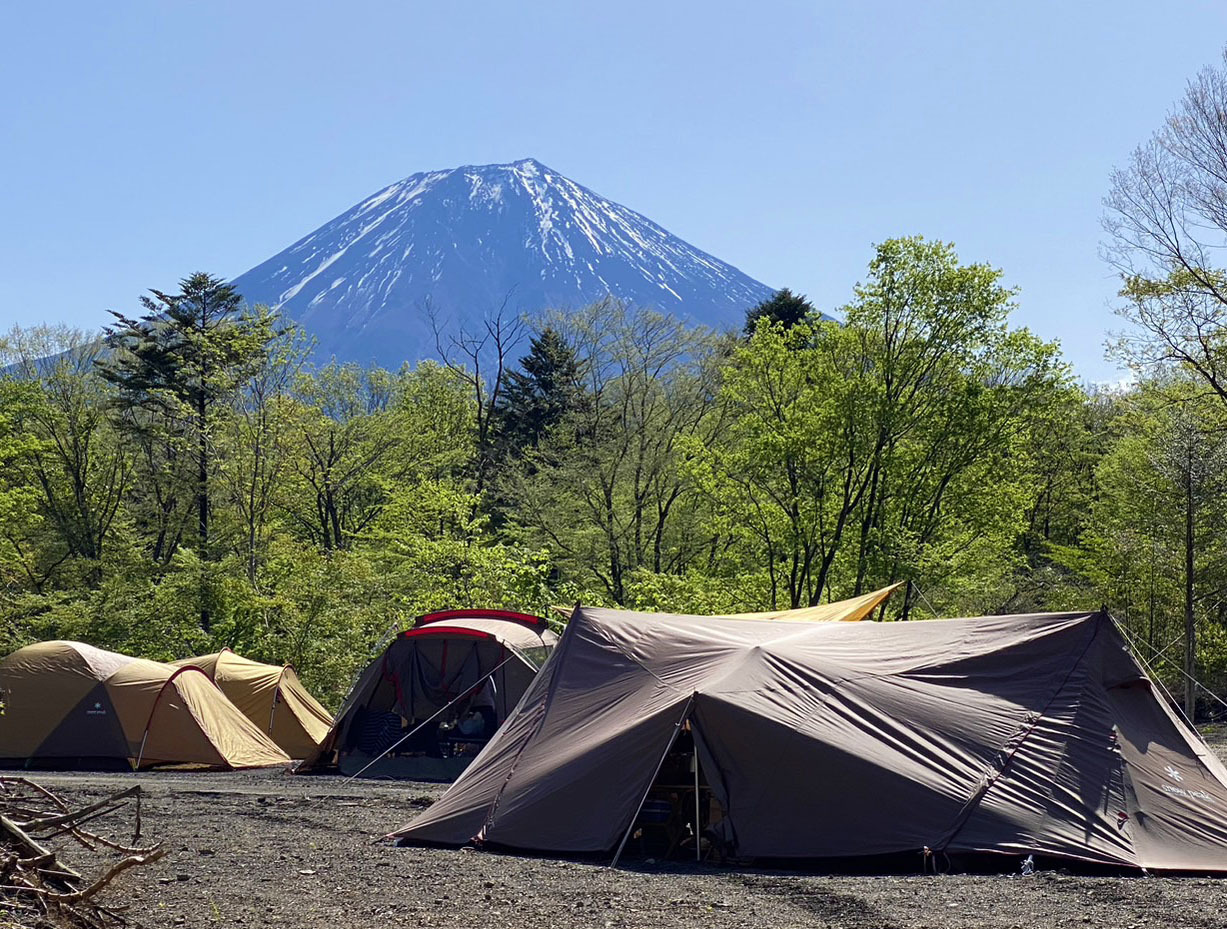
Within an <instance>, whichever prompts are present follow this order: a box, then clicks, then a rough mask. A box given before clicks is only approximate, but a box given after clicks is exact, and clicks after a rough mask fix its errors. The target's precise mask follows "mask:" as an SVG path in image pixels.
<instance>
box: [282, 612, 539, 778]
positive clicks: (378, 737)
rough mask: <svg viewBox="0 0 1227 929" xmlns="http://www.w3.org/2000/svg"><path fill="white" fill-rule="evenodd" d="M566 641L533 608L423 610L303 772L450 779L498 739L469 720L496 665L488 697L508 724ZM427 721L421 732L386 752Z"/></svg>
mask: <svg viewBox="0 0 1227 929" xmlns="http://www.w3.org/2000/svg"><path fill="white" fill-rule="evenodd" d="M557 641H558V637H557V636H556V635H555V634H554V633H553V632H551V631H550V629H549V627H548V626H547V624H546V622H545V620H544V619H542V618H541V617H539V616H530V615H528V614H526V613H514V612H511V611H508V610H444V611H441V612H437V613H428V614H426V615H425V616H421V617H419V618H418V619H417V620H416V621H415V623H414V625H413V627H412V628H410V629H407V630H405V631H404V632H402V633H400V634H399V635H397V637H396V638H395V639H393V640H392V642H391V644H389V645H388V647H387V648H386V649H384V651H383V654H381V655H380V656H379V657H378V658H376V659H375V660H374V661H372V662H371V663H370V664H369V665H367V667H366V670H364V671H363V672H362V675H361V676H360V677H359V678H358V682H357V684H355V685H354V687H353V688H352V689H351V691H350V693H349V696H347V697H346V698H345V702H344V704H343V705H342V706H341V709H340V712H338V713H337V718H336V721H335V722H334V723H333V725H332V729H331V730H330V731H329V733H328V735H327V737H326V738H325V739H324V740H323V742H322V743H321V745H320V748H319V750H318V751H317V752H316V753H315V754H314V755H311V756H309V757H308V758H307V759H306V760H305V761H304V762H303V763H302V764H301V765H299V767H298V769H297V770H298V771H308V770H313V769H318V768H322V767H328V766H331V765H333V764H335V765H337V766H338V767H339V768H340V770H341V771H342V772H343V773H346V774H354V773H357V772H359V771H362V772H363V773H365V774H366V775H368V776H370V777H405V778H418V779H423V780H444V781H450V780H452V779H453V778H455V776H456V775H457V774H458V773H459V772H460V771H462V770H463V769H464V768H465V767H466V766H467V765H468V764H469V762H470V761H472V760H473V756H474V754H475V751H474V750H475V749H476V748H477V747H479V746H480V745H482V744H485V742H486V741H487V740H488V739H489V737H490V735H491V733H489V732H485V731H483V732H481V733H479V734H475V735H472V736H466V735H464V734H463V733H462V731H461V727H460V726H459V723H460V722H461V720H462V718H463V717H464V716H465V714H466V713H467V712H468V711H469V710H470V709H471V708H472V704H473V703H474V702H475V698H476V697H477V693H476V692H475V691H479V690H482V689H486V688H485V684H484V681H485V680H486V679H487V676H488V675H490V672H491V671H494V674H493V675H492V676H490V677H489V678H488V679H489V681H490V684H489V687H488V689H487V693H488V694H489V702H490V703H492V707H491V715H492V717H493V720H492V721H493V722H494V724H495V725H497V724H498V723H501V722H502V720H504V719H506V718H507V716H508V714H509V713H510V712H511V711H512V709H514V707H515V705H516V704H517V703H518V702H519V700H520V697H521V696H523V694H524V691H525V690H527V689H528V685H529V684H530V683H531V682H532V680H533V678H534V677H535V676H536V674H537V669H538V668H540V666H541V664H542V663H543V662H544V661H545V659H546V656H547V655H548V654H549V652H550V650H551V649H552V648H553V646H554V643H555V642H557ZM496 669H497V670H496ZM436 714H438V715H437V716H436ZM428 721H429V722H428ZM422 724H425V725H422ZM419 726H421V731H420V733H419V736H420V737H419V738H411V739H409V740H407V741H405V742H403V743H402V744H401V745H399V746H397V750H396V753H395V755H394V756H388V757H385V756H387V753H388V752H389V751H390V750H391V749H392V747H393V746H394V745H396V743H397V742H399V741H400V740H401V739H402V738H403V737H404V736H405V735H406V734H408V733H410V732H411V731H412V730H413V729H415V728H418V727H419ZM372 762H374V763H372ZM368 766H369V767H368ZM363 769H365V770H363Z"/></svg>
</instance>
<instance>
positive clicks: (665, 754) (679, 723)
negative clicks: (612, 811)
mask: <svg viewBox="0 0 1227 929" xmlns="http://www.w3.org/2000/svg"><path fill="white" fill-rule="evenodd" d="M692 703H694V694H691V695H690V699H689V700H687V701H686V707H685V709H683V710H682V717H681V719H679V720H678V721H677V722H675V723H674V724H673V735H671V736H669V744H668V745H666V746H665V750H664V751H663V752H661V755H660V761H658V762H656V770H655V771H653V772H652V777H651V779H650V780H649V781H648V786H647V789H645V790H644V792H643V796H642V797H640V798H639V803H638V804H637V805H636V806H635V812H634V813H633V814H632V815H631V821H630V825H629V826H627V827H626V834H625V835H623V836H622V841H621V842H619V843H618V850H617V851H616V852H615V853H614V856H613V861H611V862H610V863H609V866H610V867H611V868H616V867H617V866H618V859H619V858H621V857H622V849H624V848H626V842H627V840H628V839H629V838H630V837H631V833H632V832H634V831H635V823H636V822H637V821H638V820H639V811H640V810H642V809H643V805H644V803H646V802H647V799H648V794H650V793H651V792H652V785H653V784H655V783H656V778H657V777H659V776H660V769H661V768H663V767H664V766H665V759H666V758H668V757H669V752H670V750H671V749H672V748H673V743H674V742H676V741H677V734H678V733H679V732H681V731H682V723H684V722H686V718H687V717H688V716H689V715H690V705H691V704H692Z"/></svg>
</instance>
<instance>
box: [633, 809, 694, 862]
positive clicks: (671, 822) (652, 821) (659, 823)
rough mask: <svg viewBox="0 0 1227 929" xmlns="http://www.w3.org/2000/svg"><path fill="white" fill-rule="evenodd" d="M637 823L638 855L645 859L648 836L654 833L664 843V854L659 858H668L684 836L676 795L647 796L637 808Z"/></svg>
mask: <svg viewBox="0 0 1227 929" xmlns="http://www.w3.org/2000/svg"><path fill="white" fill-rule="evenodd" d="M637 823H638V827H639V828H638V830H637V835H638V838H639V853H640V854H641V855H643V856H644V857H647V854H648V852H647V842H648V835H649V834H650V833H654V834H655V835H657V836H658V837H660V838H661V839H663V840H664V843H665V852H664V854H663V855H661V856H660V857H662V858H668V857H670V856H671V855H672V854H673V852H674V851H676V849H677V847H678V845H679V844H680V843H681V841H682V838H683V836H684V830H683V828H682V813H681V810H680V809H679V807H678V797H677V794H674V793H671V794H669V795H668V796H663V795H656V796H649V797H648V798H647V799H646V800H644V801H643V806H642V807H640V808H639V818H638V820H637Z"/></svg>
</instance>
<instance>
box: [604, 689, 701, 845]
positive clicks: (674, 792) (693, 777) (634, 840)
mask: <svg viewBox="0 0 1227 929" xmlns="http://www.w3.org/2000/svg"><path fill="white" fill-rule="evenodd" d="M695 727H696V723H695V720H694V717H693V716H692V715H690V714H689V712H687V715H686V716H685V718H683V719H682V720H681V722H680V723H679V725H678V728H677V731H676V732H675V733H674V738H673V741H672V742H671V743H670V745H669V748H668V749H667V750H666V751H665V753H664V755H663V756H662V758H661V761H660V766H659V768H658V769H657V772H656V775H655V777H654V778H653V779H652V783H651V786H650V787H649V788H648V791H647V793H646V794H645V795H644V798H643V802H642V803H641V804H640V806H639V810H638V812H637V813H636V815H635V819H634V820H633V822H632V824H631V828H630V830H629V831H628V833H627V836H626V839H624V841H623V846H622V848H620V849H619V856H620V855H621V854H623V853H629V854H631V855H633V856H634V857H635V858H639V859H664V860H677V861H684V860H693V861H703V860H705V859H706V858H707V857H708V856H709V855H710V854H711V851H712V847H713V842H712V834H711V832H710V829H711V827H712V826H713V825H715V824H716V823H717V822H719V821H720V820H721V819H722V818H723V816H724V812H723V809H722V807H721V805H720V802H719V800H718V799H717V798H716V796H715V794H714V793H713V791H712V788H711V785H710V784H709V782H708V778H707V772H706V770H705V768H704V765H703V762H702V753H701V752H699V751H697V750H696V744H695V742H696V739H695V736H696V728H695ZM627 840H629V841H627ZM614 863H615V864H616V863H617V858H615V860H614Z"/></svg>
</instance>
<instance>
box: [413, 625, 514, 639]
mask: <svg viewBox="0 0 1227 929" xmlns="http://www.w3.org/2000/svg"><path fill="white" fill-rule="evenodd" d="M420 635H455V636H468V637H469V638H473V639H493V638H494V636H493V635H491V634H490V633H489V632H480V631H478V630H477V629H461V628H458V627H456V626H443V627H440V628H431V629H406V630H405V631H404V632H402V633H401V638H402V639H409V638H414V637H416V636H420Z"/></svg>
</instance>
